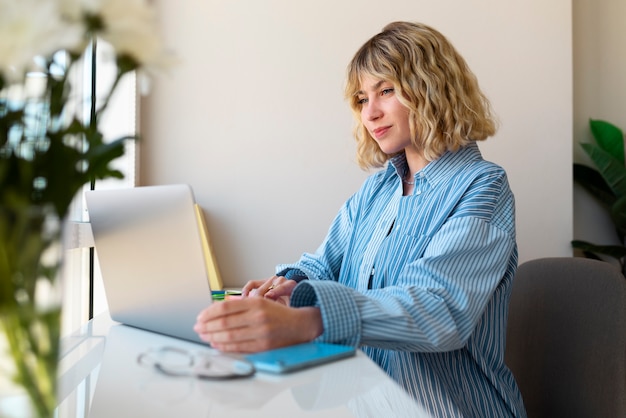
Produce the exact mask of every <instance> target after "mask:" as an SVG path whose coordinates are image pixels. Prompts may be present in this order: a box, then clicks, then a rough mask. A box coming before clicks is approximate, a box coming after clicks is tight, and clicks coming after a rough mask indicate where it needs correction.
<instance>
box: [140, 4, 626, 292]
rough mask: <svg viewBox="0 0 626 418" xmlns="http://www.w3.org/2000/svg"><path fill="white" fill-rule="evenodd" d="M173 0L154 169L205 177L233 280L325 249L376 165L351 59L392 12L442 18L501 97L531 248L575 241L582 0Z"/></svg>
mask: <svg viewBox="0 0 626 418" xmlns="http://www.w3.org/2000/svg"><path fill="white" fill-rule="evenodd" d="M590 1H591V0H590ZM616 1H617V0H616ZM157 4H158V5H159V8H160V14H161V17H162V20H163V28H164V36H165V38H166V41H167V43H168V44H169V45H170V46H171V47H172V48H173V49H174V50H175V51H176V52H177V53H178V55H179V57H180V60H181V63H180V65H179V66H178V67H177V68H175V69H174V70H173V71H172V72H171V74H170V75H169V76H167V77H160V78H158V79H156V80H155V81H154V83H153V88H152V92H151V94H150V95H149V96H147V98H145V99H144V100H143V102H142V104H141V108H142V112H141V122H142V126H141V130H142V134H143V141H142V143H141V149H140V175H139V183H140V184H143V185H148V184H167V183H178V182H184V183H189V184H191V185H192V187H193V188H194V190H195V193H196V198H197V200H198V202H199V203H200V204H201V205H202V206H203V208H204V209H205V210H206V211H207V214H208V217H209V219H208V222H209V229H210V231H211V234H212V238H213V241H214V245H215V247H216V253H217V258H218V262H219V264H220V268H221V270H222V274H223V276H224V281H225V282H226V283H227V284H228V285H231V286H235V285H241V284H243V283H245V281H247V280H249V279H253V278H261V277H266V276H268V275H270V274H272V273H273V268H274V265H275V264H276V263H279V262H290V261H294V260H295V259H297V258H298V257H299V255H300V254H301V252H302V251H313V250H315V248H316V247H317V245H318V244H319V243H320V241H321V240H322V238H323V237H324V235H325V233H326V230H327V228H328V225H329V222H330V221H331V220H332V218H333V216H334V215H335V213H336V211H337V209H338V208H339V206H340V205H341V203H342V202H343V201H344V200H345V199H346V198H347V197H348V196H349V195H350V194H351V193H352V192H354V191H355V190H356V188H357V187H358V186H359V185H360V183H361V182H362V180H363V179H364V177H365V175H366V173H364V172H362V171H361V170H360V169H359V168H358V167H357V166H356V164H355V163H354V144H353V140H352V137H351V128H352V119H351V115H350V113H349V110H348V107H347V104H346V103H345V102H344V101H343V97H342V87H343V77H344V70H345V66H346V64H347V63H348V61H349V60H350V58H351V57H352V54H353V53H354V52H355V51H356V49H357V48H358V47H359V46H360V45H361V44H362V43H363V42H364V41H365V40H367V39H368V38H369V37H370V36H372V35H374V34H375V33H377V32H378V31H379V30H380V29H381V28H382V27H383V26H384V25H385V24H386V23H388V22H390V21H392V20H417V21H422V22H425V23H428V24H431V25H432V26H434V27H436V28H438V29H440V30H441V31H442V32H443V33H445V34H446V35H447V36H448V37H449V38H450V39H451V41H452V42H453V43H454V44H455V45H456V46H457V48H458V49H459V50H460V52H461V53H462V54H463V55H464V56H465V57H466V59H467V60H468V62H469V64H470V66H471V67H472V68H473V69H474V71H475V73H476V74H477V76H478V78H479V80H480V81H481V84H482V86H483V89H484V90H485V92H486V93H487V95H488V96H489V97H490V98H491V100H492V102H493V105H494V107H495V109H496V112H497V113H498V115H499V117H500V119H501V123H502V127H501V129H500V132H499V133H498V135H497V137H495V138H493V139H491V140H489V141H488V142H487V143H485V144H484V145H482V146H481V149H482V150H483V153H484V155H485V156H486V157H487V158H488V159H490V160H493V161H495V162H497V163H499V164H501V165H502V166H504V167H505V169H506V170H507V172H508V173H509V178H510V182H511V185H512V187H513V190H514V192H515V194H516V199H517V210H518V213H517V214H518V219H517V223H518V242H519V246H520V258H521V261H524V260H527V259H531V258H536V257H541V256H548V255H570V254H571V251H570V248H569V241H570V239H571V236H572V181H571V164H572V155H571V147H572V126H573V122H572V106H573V103H572V35H571V33H572V14H571V13H572V4H571V2H570V1H567V0H550V1H545V0H524V1H522V0H512V1H506V2H504V1H501V0H412V1H408V0H405V1H399V0H388V1H386V2H384V3H381V2H380V1H373V0H358V1H357V0H342V1H330V0H318V1H315V2H292V1H287V0H240V1H226V0H203V1H199V0H180V1H177V2H172V1H164V0H161V1H157Z"/></svg>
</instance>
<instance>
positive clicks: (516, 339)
mask: <svg viewBox="0 0 626 418" xmlns="http://www.w3.org/2000/svg"><path fill="white" fill-rule="evenodd" d="M505 359H506V363H507V365H508V366H509V367H510V368H511V370H512V371H513V374H514V375H515V378H516V380H517V383H518V385H519V387H520V390H521V392H522V396H523V398H524V403H525V405H526V410H527V412H528V417H529V418H543V417H550V418H560V417H567V418H576V417H586V418H595V417H626V278H624V276H623V275H622V274H621V273H620V271H619V270H618V269H617V268H616V267H615V266H613V265H611V264H609V263H607V262H603V261H598V260H591V259H586V258H576V257H570V258H565V257H564V258H542V259H537V260H531V261H527V262H525V263H523V264H521V265H520V266H519V268H518V271H517V274H516V276H515V280H514V283H513V288H512V293H511V301H510V307H509V319H508V326H507V346H506V354H505Z"/></svg>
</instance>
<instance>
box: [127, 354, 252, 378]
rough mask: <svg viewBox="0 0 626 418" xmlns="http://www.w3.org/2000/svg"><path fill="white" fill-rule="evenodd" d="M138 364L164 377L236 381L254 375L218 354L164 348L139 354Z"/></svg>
mask: <svg viewBox="0 0 626 418" xmlns="http://www.w3.org/2000/svg"><path fill="white" fill-rule="evenodd" d="M137 363H139V364H140V365H142V366H148V367H154V368H155V369H156V370H158V371H159V372H161V373H163V374H165V375H167V376H192V377H197V378H199V379H210V380H225V379H237V378H242V377H249V376H252V375H253V374H254V373H255V369H254V366H253V365H252V363H250V362H249V361H247V360H244V359H240V358H236V357H233V356H229V355H227V354H223V353H220V352H218V351H203V352H192V351H187V350H184V349H181V348H177V347H167V346H166V347H160V348H156V349H150V350H148V351H146V352H144V353H141V354H140V355H139V356H138V357H137Z"/></svg>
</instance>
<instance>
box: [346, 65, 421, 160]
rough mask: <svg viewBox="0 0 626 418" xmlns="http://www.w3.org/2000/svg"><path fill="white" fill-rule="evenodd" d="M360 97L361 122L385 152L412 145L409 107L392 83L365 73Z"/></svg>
mask: <svg viewBox="0 0 626 418" xmlns="http://www.w3.org/2000/svg"><path fill="white" fill-rule="evenodd" d="M357 100H358V102H359V105H360V106H361V123H363V125H364V126H365V128H366V129H367V130H368V132H369V133H370V135H371V136H372V138H374V140H375V141H376V142H377V143H378V146H379V147H380V149H381V150H382V151H383V152H384V153H385V154H395V153H397V152H400V151H402V150H404V149H405V148H407V147H412V143H411V133H410V129H409V109H408V108H406V107H405V106H404V105H403V104H402V103H400V101H399V100H398V98H397V97H396V92H395V90H394V87H393V84H392V83H390V82H388V81H385V80H380V79H377V78H374V77H372V76H370V75H364V76H363V77H362V78H361V89H360V90H359V92H358V93H357Z"/></svg>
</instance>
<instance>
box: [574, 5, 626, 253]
mask: <svg viewBox="0 0 626 418" xmlns="http://www.w3.org/2000/svg"><path fill="white" fill-rule="evenodd" d="M573 16H574V160H575V161H576V162H581V163H584V164H587V165H590V166H593V164H592V163H591V162H590V161H589V159H588V158H587V157H586V155H584V153H583V152H582V149H581V148H580V146H579V143H580V142H589V141H592V138H591V133H590V132H589V119H590V118H592V119H604V120H607V121H609V122H611V123H614V124H615V125H617V126H619V127H620V128H621V129H622V130H624V131H626V44H625V42H626V25H624V17H625V16H626V1H624V0H574V1H573ZM574 191H575V193H574V237H575V238H577V239H585V240H588V241H592V242H594V243H597V244H612V243H618V240H617V237H616V235H615V232H614V228H613V223H612V222H611V220H610V219H609V217H608V215H607V214H606V211H605V210H604V209H602V208H601V207H600V205H599V204H598V203H597V202H596V201H595V200H594V199H593V198H591V197H590V195H589V194H588V193H587V192H586V191H585V190H583V189H582V188H580V187H579V186H576V188H575V189H574Z"/></svg>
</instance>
